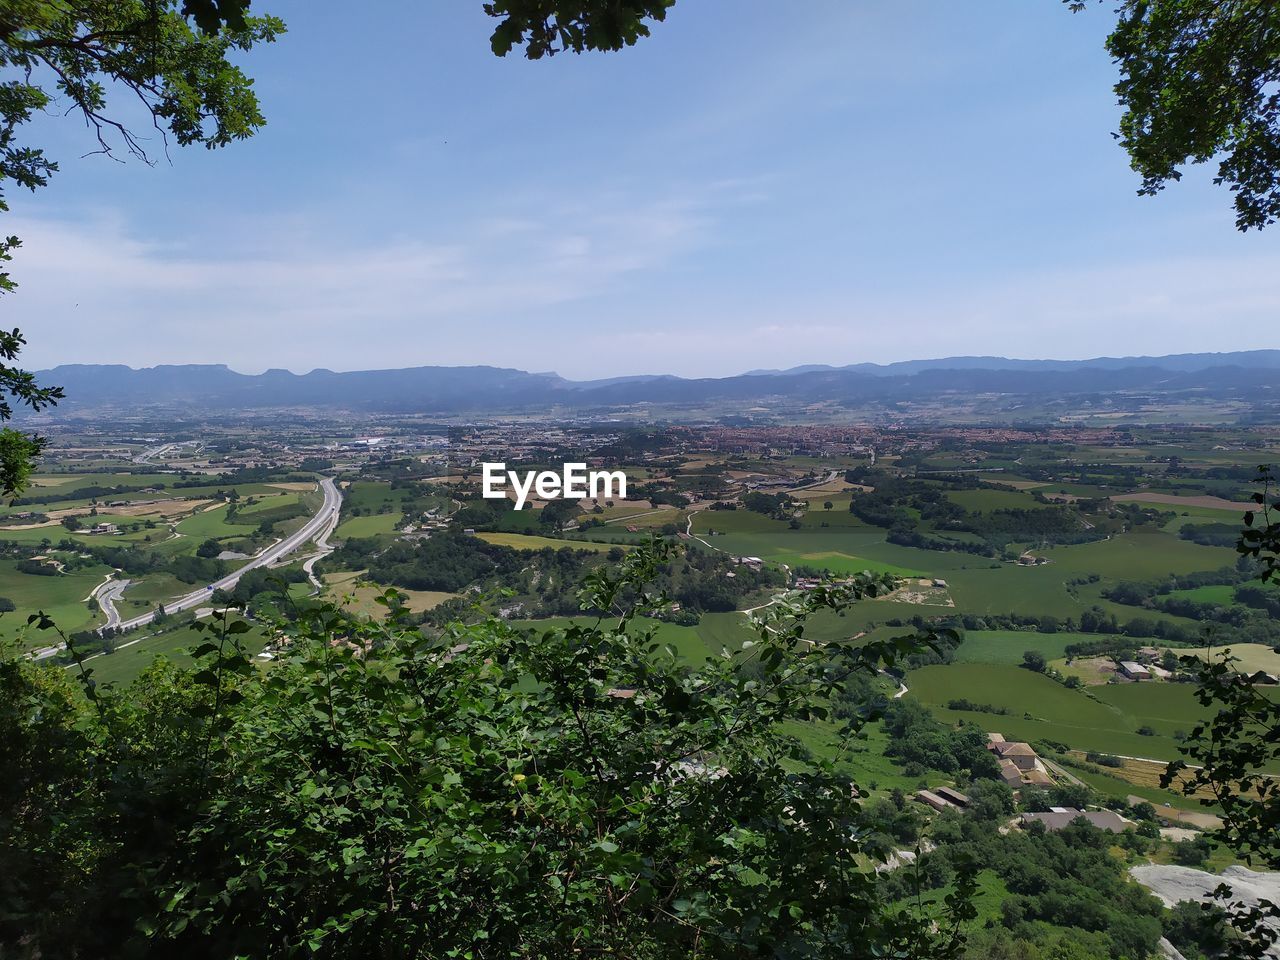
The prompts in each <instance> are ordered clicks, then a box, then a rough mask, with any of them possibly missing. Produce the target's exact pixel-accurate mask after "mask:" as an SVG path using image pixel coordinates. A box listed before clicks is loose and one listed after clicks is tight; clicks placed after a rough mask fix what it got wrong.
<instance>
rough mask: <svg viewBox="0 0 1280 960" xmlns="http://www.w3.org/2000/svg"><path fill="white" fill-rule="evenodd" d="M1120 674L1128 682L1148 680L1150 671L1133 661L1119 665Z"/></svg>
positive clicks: (1124, 661) (1126, 661)
mask: <svg viewBox="0 0 1280 960" xmlns="http://www.w3.org/2000/svg"><path fill="white" fill-rule="evenodd" d="M1120 672H1121V673H1123V674H1124V675H1125V676H1126V677H1128V678H1129V679H1130V680H1150V679H1151V671H1150V670H1148V669H1147V668H1146V667H1144V666H1143V665H1142V664H1140V663H1137V662H1135V661H1133V660H1123V661H1121V663H1120Z"/></svg>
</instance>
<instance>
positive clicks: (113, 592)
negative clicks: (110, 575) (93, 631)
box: [95, 580, 133, 630]
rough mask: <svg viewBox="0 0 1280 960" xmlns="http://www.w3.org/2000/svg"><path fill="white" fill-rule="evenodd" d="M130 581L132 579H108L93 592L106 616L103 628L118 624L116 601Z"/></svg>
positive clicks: (118, 614)
mask: <svg viewBox="0 0 1280 960" xmlns="http://www.w3.org/2000/svg"><path fill="white" fill-rule="evenodd" d="M131 583H133V581H132V580H108V581H107V582H106V583H104V584H103V585H102V587H101V589H99V590H98V591H97V593H96V594H95V596H96V597H97V600H98V606H99V607H101V608H102V612H103V613H104V614H106V617H107V622H106V623H105V624H103V625H102V628H103V629H104V630H105V629H107V628H115V627H118V626H120V613H119V611H118V610H116V601H117V600H119V599H120V598H121V596H123V594H124V591H125V587H127V586H129V584H131Z"/></svg>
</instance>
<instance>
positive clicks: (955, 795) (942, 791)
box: [933, 787, 969, 807]
mask: <svg viewBox="0 0 1280 960" xmlns="http://www.w3.org/2000/svg"><path fill="white" fill-rule="evenodd" d="M933 792H934V793H936V794H937V795H938V796H940V797H941V798H942V799H943V800H946V801H948V802H949V803H954V804H955V805H956V806H957V807H967V806H968V805H969V798H968V797H967V796H965V795H964V794H963V793H961V792H960V791H959V790H952V789H951V788H950V787H937V788H935V789H934V791H933Z"/></svg>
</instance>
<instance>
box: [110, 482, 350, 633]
mask: <svg viewBox="0 0 1280 960" xmlns="http://www.w3.org/2000/svg"><path fill="white" fill-rule="evenodd" d="M320 491H321V492H322V493H323V494H324V503H322V504H321V505H320V509H319V510H317V511H316V513H315V515H314V516H313V517H312V518H311V519H310V520H308V521H307V522H306V523H305V524H303V525H302V526H301V527H300V528H299V529H298V530H297V531H296V532H295V533H291V534H289V536H287V537H285V538H284V539H283V540H281V541H279V542H278V543H275V544H272V545H271V546H269V547H267V548H266V549H265V550H263V551H262V552H261V553H260V554H258V555H257V556H256V557H254V558H253V559H252V560H250V561H249V562H248V563H246V564H245V565H244V566H242V567H240V568H239V569H238V570H236V571H235V572H233V573H229V574H227V575H226V576H225V577H223V578H222V579H221V580H215V581H213V583H211V584H209V585H208V586H206V587H201V588H200V589H199V590H194V591H192V592H191V593H188V594H187V595H186V596H184V597H179V598H178V599H177V600H169V601H167V602H166V603H165V605H164V609H165V611H166V612H167V613H176V612H178V611H180V610H190V609H191V608H192V607H196V606H199V605H200V604H202V603H208V601H209V596H210V594H212V593H213V591H215V590H230V589H232V588H233V587H235V585H236V584H237V583H239V582H240V578H241V577H242V576H244V575H245V574H246V573H248V572H249V571H250V570H254V569H257V568H258V567H267V566H270V565H272V564H274V563H276V562H277V561H278V560H280V559H282V558H283V557H286V556H288V555H289V554H291V553H293V552H294V551H295V550H297V549H298V548H299V547H301V546H302V545H303V544H305V543H307V542H308V541H310V540H313V539H315V540H317V542H319V543H321V544H322V549H323V547H324V546H327V538H328V537H329V535H330V534H331V533H333V530H334V528H335V527H336V526H337V524H338V513H339V512H340V511H341V509H342V494H341V493H339V492H338V485H337V484H336V483H335V482H334V479H333V477H325V478H324V479H323V480H321V481H320ZM127 584H128V581H127V580H126V581H124V582H123V583H122V584H121V585H120V586H119V587H118V588H116V589H115V590H114V591H113V590H110V589H107V590H103V591H101V592H100V593H99V594H98V602H99V603H100V604H101V606H102V609H103V611H104V612H105V613H106V615H107V623H106V626H114V627H116V628H117V629H119V630H132V629H134V628H135V627H141V626H144V625H146V624H148V623H150V622H151V621H152V620H153V619H154V618H155V612H154V611H152V612H150V613H144V614H141V615H140V616H137V617H134V618H133V619H132V620H121V619H120V616H119V614H118V613H116V610H115V606H114V604H113V601H114V600H116V599H118V598H119V596H120V594H121V592H122V591H123V590H124V587H125V586H126V585H127ZM103 629H105V627H104V628H103Z"/></svg>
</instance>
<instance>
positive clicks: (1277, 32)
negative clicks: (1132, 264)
mask: <svg viewBox="0 0 1280 960" xmlns="http://www.w3.org/2000/svg"><path fill="white" fill-rule="evenodd" d="M1068 2H1069V3H1070V4H1071V6H1072V7H1073V8H1074V9H1081V8H1083V7H1084V3H1082V2H1076V0H1068ZM1118 12H1119V18H1120V19H1119V23H1118V25H1117V26H1116V28H1115V30H1114V31H1113V32H1112V34H1111V36H1110V37H1108V38H1107V51H1108V52H1109V53H1110V54H1111V56H1112V57H1113V58H1114V60H1115V62H1116V63H1117V65H1118V66H1119V67H1120V81H1119V83H1117V84H1116V88H1115V89H1116V94H1117V95H1118V97H1119V100H1120V104H1121V105H1122V106H1123V108H1124V115H1123V116H1122V117H1121V119H1120V131H1119V134H1118V139H1119V141H1120V144H1121V146H1123V147H1124V149H1125V150H1126V151H1127V152H1128V154H1129V158H1130V161H1131V162H1132V165H1133V169H1134V170H1135V171H1136V172H1137V173H1138V174H1139V175H1140V176H1141V177H1142V187H1141V189H1140V190H1139V193H1142V194H1147V195H1154V194H1156V193H1158V192H1159V191H1161V190H1163V189H1164V187H1165V185H1166V184H1168V183H1169V182H1170V181H1177V180H1180V179H1182V170H1183V168H1184V167H1186V166H1187V165H1189V164H1200V163H1207V162H1209V161H1211V160H1214V159H1215V158H1218V170H1217V176H1216V177H1215V178H1214V182H1215V183H1218V184H1222V185H1224V186H1226V187H1227V188H1228V189H1229V190H1230V191H1231V192H1232V193H1233V194H1234V195H1235V200H1234V205H1235V209H1236V226H1237V227H1239V228H1240V229H1241V230H1248V229H1250V228H1261V227H1264V226H1267V225H1268V224H1271V223H1274V222H1275V221H1276V219H1277V217H1280V96H1278V95H1277V93H1276V84H1277V83H1280V5H1277V4H1274V3H1267V2H1246V3H1221V2H1219V0H1163V2H1159V3H1151V2H1149V0H1123V2H1122V3H1120V4H1119V10H1118Z"/></svg>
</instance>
